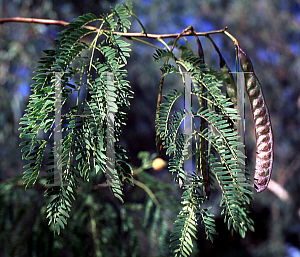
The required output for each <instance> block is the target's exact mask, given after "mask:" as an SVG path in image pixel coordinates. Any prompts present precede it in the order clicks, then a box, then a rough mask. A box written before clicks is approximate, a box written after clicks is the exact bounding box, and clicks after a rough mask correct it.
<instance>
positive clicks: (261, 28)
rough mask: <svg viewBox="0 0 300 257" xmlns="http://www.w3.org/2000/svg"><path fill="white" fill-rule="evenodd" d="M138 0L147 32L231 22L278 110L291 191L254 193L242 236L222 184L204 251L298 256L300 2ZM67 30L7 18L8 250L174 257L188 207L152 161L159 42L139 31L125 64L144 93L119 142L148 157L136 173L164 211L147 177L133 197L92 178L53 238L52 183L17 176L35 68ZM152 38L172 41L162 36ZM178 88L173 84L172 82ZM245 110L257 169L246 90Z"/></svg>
mask: <svg viewBox="0 0 300 257" xmlns="http://www.w3.org/2000/svg"><path fill="white" fill-rule="evenodd" d="M116 3H123V2H121V1H106V0H101V1H96V0H85V1H79V0H78V1H77V0H73V1H68V0H64V1H57V0H56V1H49V0H25V1H20V0H0V18H7V17H28V18H45V19H56V20H64V21H71V20H72V19H74V18H76V17H78V16H79V15H82V14H84V13H94V14H95V15H97V16H100V15H101V14H102V13H109V12H110V11H111V10H110V8H109V7H110V6H115V4H116ZM132 3H133V12H134V13H135V14H136V15H137V17H139V19H140V20H141V22H142V23H143V24H144V26H145V28H146V30H147V32H148V33H180V32H182V30H183V29H185V28H186V27H188V26H189V25H192V26H193V27H194V29H195V30H196V31H197V32H205V31H210V30H215V29H222V28H224V27H225V26H228V28H229V29H228V31H229V32H230V33H231V34H232V35H233V36H234V37H235V38H236V39H237V40H238V41H239V43H240V46H241V47H242V48H243V49H244V50H245V52H246V53H247V54H248V56H249V57H250V58H251V60H252V63H253V65H254V69H255V72H256V75H257V77H258V78H259V80H260V82H261V84H262V87H263V90H264V94H265V99H266V101H267V103H268V106H269V110H270V115H271V120H272V125H273V131H274V141H275V152H274V166H273V173H272V179H273V180H274V181H275V182H277V183H278V184H279V185H280V186H281V187H282V188H284V189H285V190H286V192H287V193H288V195H287V197H286V198H280V197H278V195H277V194H276V192H275V193H274V192H272V191H270V190H269V189H267V190H266V191H264V192H262V193H260V194H254V201H253V202H252V206H251V209H252V214H251V215H252V218H253V219H254V221H255V232H253V233H252V232H249V233H247V235H246V237H245V238H244V239H241V238H240V237H239V235H236V234H234V235H231V234H230V232H229V231H228V230H227V225H226V224H224V221H223V219H224V218H223V217H222V216H220V210H219V207H218V205H219V197H220V196H219V193H218V192H212V195H211V200H209V204H210V205H211V206H213V208H214V209H215V211H213V213H214V214H215V215H216V224H217V232H218V233H219V235H218V236H215V238H214V243H213V244H212V243H211V242H209V241H207V240H206V239H205V233H204V229H203V227H202V226H201V225H200V226H199V233H198V235H197V236H198V240H197V242H195V245H196V246H195V253H194V256H224V257H225V256H245V257H246V256H249V257H250V256H256V257H264V256H268V257H272V256H274V257H275V256H276V257H277V256H278V257H290V256H300V250H299V248H300V243H299V242H300V241H299V240H300V220H299V218H300V197H298V196H299V195H300V172H299V171H300V155H299V153H300V111H299V109H300V57H299V54H300V1H299V0H297V1H291V0H253V1H247V0H231V1H225V0H205V1H193V0H181V1H177V0H173V1H164V0H153V1H150V0H141V1H138V0H133V1H132ZM131 22H132V27H131V31H132V32H141V28H140V27H139V24H138V23H137V22H136V21H135V20H133V19H131ZM62 29H63V28H62V27H59V26H46V25H42V24H24V23H5V24H1V25H0V182H1V183H0V256H1V257H2V256H75V255H76V256H102V255H103V256H104V255H108V256H169V252H168V240H169V238H168V235H167V234H169V230H170V229H171V228H172V223H173V222H174V220H175V218H176V215H177V214H178V211H179V210H180V206H179V205H178V204H177V205H176V203H179V201H180V194H181V192H179V191H180V190H179V189H178V188H177V187H175V186H174V183H173V178H172V175H171V174H169V173H168V171H167V169H162V170H160V171H154V170H153V169H152V168H151V162H152V160H153V158H154V157H155V153H156V148H155V131H154V120H155V110H156V101H157V94H158V86H159V79H160V71H159V69H158V68H159V64H157V63H155V62H154V61H153V58H152V54H153V52H154V49H153V48H151V47H149V46H146V45H143V44H141V43H138V42H135V41H130V43H131V44H132V45H131V48H132V52H131V58H130V59H129V61H128V62H129V63H128V66H127V69H128V78H129V80H130V82H131V87H132V90H133V91H134V99H132V101H131V110H130V111H129V115H128V121H127V126H126V127H124V128H123V139H122V142H121V144H122V145H123V146H124V147H125V148H126V149H127V150H128V151H129V156H130V158H131V159H130V163H131V164H132V165H133V167H136V168H140V171H141V172H140V173H139V176H140V177H136V179H138V180H139V181H141V182H143V185H144V186H147V187H148V188H150V189H151V190H152V192H153V193H154V194H155V195H156V197H157V199H158V200H159V201H160V203H161V204H162V206H163V207H162V209H161V210H163V211H161V213H160V215H158V214H157V212H156V209H157V208H156V209H155V208H154V207H153V201H151V199H152V198H151V197H149V195H147V194H146V193H145V190H143V189H145V187H144V188H143V186H140V187H139V186H136V187H134V188H127V189H125V196H124V200H125V205H124V206H125V207H124V206H120V205H119V204H118V203H117V202H116V201H115V200H114V199H112V197H111V194H110V192H109V190H106V189H95V188H94V187H93V185H90V186H86V187H85V186H82V187H81V191H79V192H78V198H77V200H76V203H75V206H74V208H73V212H74V213H73V214H72V215H71V219H70V221H69V223H68V226H67V228H66V230H65V231H63V232H62V234H61V235H59V236H56V237H53V232H52V231H51V229H50V228H49V227H48V226H47V222H48V221H47V220H46V218H45V216H46V213H45V206H46V205H45V199H44V197H43V188H42V187H38V186H37V187H35V188H33V189H29V190H27V191H26V192H25V190H24V187H23V186H22V184H21V183H20V182H19V180H20V175H21V174H22V172H23V168H22V167H23V165H24V164H25V163H24V162H23V161H22V156H21V152H20V147H19V143H20V142H21V141H20V139H19V131H18V127H19V122H20V118H21V117H22V115H23V113H24V109H25V107H26V105H27V103H28V99H29V94H30V87H29V86H30V84H31V83H32V80H31V78H32V77H33V76H34V74H33V71H34V69H35V67H36V66H38V61H39V58H40V57H43V56H44V53H43V51H42V50H45V49H52V48H53V44H54V39H55V38H56V37H57V36H58V35H57V33H58V32H59V31H61V30H62ZM212 38H213V39H214V40H215V42H216V43H217V45H218V46H219V48H220V50H221V52H222V53H223V56H224V58H225V59H226V61H227V63H228V64H229V66H230V67H231V69H232V70H234V65H235V50H234V45H233V42H232V41H231V40H230V39H229V38H228V37H226V36H224V35H213V36H212ZM200 40H201V42H202V45H203V48H204V53H205V60H206V63H207V64H208V65H209V66H212V67H216V68H218V55H217V54H216V53H215V51H214V50H213V48H212V46H211V44H210V42H209V41H208V40H207V39H206V38H200ZM189 41H190V43H191V45H192V46H193V47H194V49H196V42H194V40H193V39H192V38H191V39H189ZM149 42H151V43H152V44H155V45H157V46H159V47H163V46H162V45H161V44H159V43H158V42H156V41H155V40H149ZM172 87H173V85H172V84H169V85H166V86H165V90H169V89H171V88H172ZM164 93H166V91H164ZM245 117H246V147H247V154H248V170H249V173H250V174H251V176H252V177H253V173H254V162H255V138H254V130H253V122H252V115H251V113H250V108H249V103H248V99H246V113H245ZM141 152H142V153H141ZM139 153H140V154H139ZM162 157H163V158H164V159H165V160H167V157H166V156H164V155H163V156H162ZM137 176H138V175H137ZM97 179H98V178H96V177H95V178H94V180H95V181H97ZM149 181H152V182H151V183H152V184H151V183H150V182H149ZM149 183H150V184H149ZM167 196H169V198H168V199H167ZM170 196H171V197H170ZM149 199H150V200H149ZM152 200H153V199H152ZM151 202H152V204H151ZM126 204H127V205H126ZM156 207H157V206H156ZM147 213H148V214H147ZM147 215H148V216H147ZM158 216H159V219H160V222H161V223H160V224H161V227H163V228H164V230H161V231H160V232H159V228H157V226H156V227H155V226H154V225H153V223H155V222H156V218H157V217H158ZM140 217H142V218H141V220H139V219H140ZM140 223H141V224H142V223H143V224H142V225H140ZM149 224H152V225H149ZM155 233H158V234H157V235H159V236H161V237H163V238H165V239H164V240H165V243H164V244H160V245H159V247H158V245H156V244H155V238H154V239H153V235H155ZM159 233H162V234H159ZM163 233H165V234H163ZM153 242H154V243H153ZM104 248H105V249H104ZM196 248H197V249H196ZM133 252H134V253H133Z"/></svg>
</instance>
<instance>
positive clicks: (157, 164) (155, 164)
mask: <svg viewBox="0 0 300 257" xmlns="http://www.w3.org/2000/svg"><path fill="white" fill-rule="evenodd" d="M164 166H165V161H164V160H163V159H162V158H156V159H154V161H153V162H152V168H153V169H154V170H161V169H162V168H163V167H164Z"/></svg>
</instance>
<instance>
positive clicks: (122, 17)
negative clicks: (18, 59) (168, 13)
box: [20, 5, 132, 234]
mask: <svg viewBox="0 0 300 257" xmlns="http://www.w3.org/2000/svg"><path fill="white" fill-rule="evenodd" d="M127 8H130V6H128V7H127ZM113 14H115V16H116V19H115V18H114V16H113V15H112V14H111V15H103V17H101V18H96V16H95V15H93V14H86V15H83V16H80V17H79V18H77V19H75V20H74V21H72V22H71V23H70V24H69V25H68V28H67V29H65V30H64V31H62V32H61V33H60V34H61V37H59V38H58V39H57V40H56V48H55V50H49V51H45V53H46V57H45V58H42V60H41V62H40V63H41V65H40V66H39V67H38V68H37V71H36V73H38V75H36V76H35V77H34V78H33V80H35V82H36V83H34V84H33V85H32V86H31V88H32V94H31V96H30V101H29V104H28V107H27V109H26V114H25V115H24V117H23V118H22V121H21V123H20V124H21V128H20V129H21V130H22V133H21V135H20V137H21V138H22V139H23V140H24V141H23V142H22V143H21V146H23V148H22V152H23V159H25V160H29V161H32V162H31V163H29V164H27V165H25V166H24V168H26V171H25V172H24V176H23V178H24V183H25V184H26V187H27V188H28V187H30V186H32V185H34V184H35V182H36V180H37V178H38V176H39V172H40V170H41V166H42V162H43V156H44V155H45V150H46V147H47V145H49V144H50V139H51V138H53V134H54V133H53V131H52V130H53V126H54V122H55V113H54V112H55V100H56V99H55V97H57V96H56V95H55V83H57V81H58V80H60V81H61V102H62V105H63V106H64V105H65V104H66V101H67V100H68V99H69V98H70V96H71V94H73V93H74V94H75V93H77V94H78V96H77V103H76V105H75V106H72V107H71V108H69V110H67V112H66V113H65V114H63V115H64V116H65V117H66V118H65V119H63V122H62V133H63V134H62V135H63V140H62V148H61V149H62V150H61V151H62V155H61V156H59V161H58V163H55V165H57V167H61V169H62V173H61V174H53V173H54V169H53V168H50V169H48V170H47V172H48V173H49V174H51V173H52V175H51V176H50V177H49V178H48V180H47V184H49V185H53V184H54V182H55V176H60V175H61V179H60V181H59V184H58V185H55V186H53V187H50V188H49V189H47V191H46V192H45V195H46V196H51V202H50V203H49V205H48V207H47V213H48V215H47V217H48V218H49V224H53V225H54V227H55V231H56V232H57V233H58V234H59V233H60V229H61V228H64V226H65V225H66V224H67V219H68V218H69V212H70V207H71V206H72V201H73V200H74V199H75V197H74V190H75V189H76V188H77V180H78V179H79V178H83V179H84V180H85V181H89V176H90V173H91V172H92V171H95V172H96V173H98V172H99V171H100V172H103V173H106V176H107V181H109V183H110V188H111V191H112V193H113V194H114V196H115V197H117V198H118V199H119V200H120V201H123V200H122V194H123V193H122V187H121V179H122V178H124V179H126V180H128V178H130V177H131V171H130V169H128V165H126V162H125V161H126V159H127V157H126V151H125V150H124V149H122V148H120V147H118V146H116V149H114V150H113V154H114V156H115V158H116V165H115V167H116V169H114V168H113V167H109V168H107V170H106V165H105V164H106V152H107V150H108V149H107V148H108V144H109V143H110V144H111V145H114V143H115V142H118V141H119V140H120V135H121V126H122V125H124V124H125V119H126V118H125V115H126V110H128V108H129V101H128V98H130V97H131V95H132V92H131V91H130V86H129V82H128V81H127V80H126V73H127V72H126V70H124V66H125V65H126V63H127V61H126V58H127V57H128V56H129V53H128V52H129V51H130V49H129V48H128V46H129V44H128V43H126V42H125V41H123V40H120V39H119V37H120V36H118V35H115V34H113V32H114V31H115V30H117V29H118V30H121V31H124V32H126V31H127V29H128V28H129V27H130V22H129V20H127V18H128V17H130V16H129V15H128V13H127V12H126V9H125V8H124V6H120V5H118V6H117V7H116V8H115V9H113ZM95 21H99V22H101V25H100V27H99V30H98V31H93V30H91V29H89V28H86V27H85V26H86V25H87V24H89V23H91V22H95ZM89 34H93V35H94V36H95V38H94V40H93V41H92V43H91V44H88V43H85V42H84V41H82V38H83V37H85V36H87V35H89ZM100 37H104V39H103V40H101V41H100V42H98V41H99V38H100ZM96 55H97V56H98V57H96ZM109 74H113V76H111V77H109ZM110 79H111V80H110ZM84 88H85V90H86V97H85V99H84V100H83V101H82V102H80V101H79V97H80V92H81V91H82V90H84ZM88 96H89V97H90V99H88ZM112 99H113V100H115V101H111V100H112ZM109 110H110V113H116V114H115V116H114V120H112V121H111V122H112V124H110V127H113V128H114V131H108V130H107V128H108V127H109V126H108V124H107V120H108V119H107V118H106V117H107V115H108V114H109ZM78 117H79V118H78ZM40 133H45V134H47V135H48V139H47V140H39V139H38V138H39V136H40ZM109 133H110V134H109ZM106 135H114V138H108V139H107V138H106ZM54 147H55V146H52V151H50V152H49V153H48V158H49V159H51V161H50V162H48V163H47V165H54V162H53V159H54V160H55V149H54Z"/></svg>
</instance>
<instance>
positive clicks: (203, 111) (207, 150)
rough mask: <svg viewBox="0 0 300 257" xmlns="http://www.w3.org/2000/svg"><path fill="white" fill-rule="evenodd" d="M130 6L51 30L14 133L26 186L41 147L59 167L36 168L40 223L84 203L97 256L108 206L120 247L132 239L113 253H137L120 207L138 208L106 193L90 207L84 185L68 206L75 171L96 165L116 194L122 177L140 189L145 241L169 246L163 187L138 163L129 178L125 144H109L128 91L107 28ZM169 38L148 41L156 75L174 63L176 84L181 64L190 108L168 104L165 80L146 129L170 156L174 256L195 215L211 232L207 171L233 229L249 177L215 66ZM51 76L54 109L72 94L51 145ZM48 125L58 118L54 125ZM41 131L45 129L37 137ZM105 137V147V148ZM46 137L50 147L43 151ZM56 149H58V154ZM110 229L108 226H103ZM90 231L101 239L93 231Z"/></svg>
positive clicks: (187, 239) (245, 217) (240, 228)
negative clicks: (176, 192)
mask: <svg viewBox="0 0 300 257" xmlns="http://www.w3.org/2000/svg"><path fill="white" fill-rule="evenodd" d="M131 15H132V16H133V14H132V6H131V5H130V4H127V5H117V6H116V8H114V9H113V8H112V14H109V15H103V16H102V17H101V18H97V17H96V16H95V15H93V14H86V15H83V16H80V17H79V18H77V19H75V20H74V21H72V22H71V23H70V24H69V25H68V28H67V29H65V30H64V31H62V32H61V33H60V34H61V36H60V37H59V38H57V39H56V47H55V49H54V50H48V51H45V53H46V57H44V58H42V60H41V61H40V66H38V67H37V71H36V73H37V75H36V76H35V77H34V78H33V80H34V81H35V83H34V84H33V85H31V88H32V94H31V96H30V101H29V104H28V107H27V109H26V113H25V115H24V117H23V118H22V121H21V122H20V125H21V127H20V129H21V130H22V132H21V135H20V137H21V138H22V139H23V140H24V141H23V142H22V143H21V146H22V153H23V159H25V160H27V161H29V163H28V164H26V165H25V166H24V168H25V169H26V170H25V172H24V176H23V179H24V183H25V184H26V187H27V188H29V187H31V186H33V185H34V184H36V182H37V181H38V178H39V174H40V170H41V168H42V166H43V162H44V156H45V155H46V156H47V157H48V159H49V161H48V162H47V163H46V166H51V167H52V166H53V165H54V167H57V168H61V170H62V172H61V174H60V173H58V174H57V173H55V172H56V170H55V169H54V168H48V169H47V171H46V172H47V173H48V174H49V177H48V178H47V181H46V185H47V186H48V187H49V188H48V189H47V190H46V191H45V196H46V197H47V200H49V203H48V205H47V209H46V212H47V218H48V220H49V223H48V224H49V225H52V229H53V230H54V232H55V233H56V234H60V232H61V229H65V227H66V225H67V221H68V218H70V217H71V216H72V215H73V217H74V216H76V217H77V218H78V219H80V218H81V219H83V220H82V222H84V218H85V217H86V216H85V215H86V214H85V211H84V208H86V209H88V213H89V220H90V223H91V227H92V234H93V237H94V239H95V240H94V241H95V242H98V243H95V251H96V253H97V255H98V256H99V255H100V253H101V251H102V250H101V247H102V246H106V242H110V241H111V240H112V238H113V237H114V236H115V234H110V233H109V232H107V233H105V226H111V227H113V226H114V224H113V223H112V222H111V221H110V220H109V219H108V218H107V217H108V216H111V215H112V217H116V216H118V215H119V216H118V217H119V219H120V220H121V227H122V231H124V232H125V233H126V235H127V236H128V243H129V247H130V248H131V249H132V251H129V250H128V249H127V248H126V249H125V250H124V249H122V247H123V246H120V248H121V249H122V250H123V251H122V250H121V252H122V254H123V255H121V254H120V256H125V255H124V254H130V255H131V256H139V254H140V249H139V248H138V246H137V244H138V243H137V242H138V240H137V235H136V231H135V230H136V226H137V225H136V224H135V222H134V219H133V218H132V217H131V216H130V214H129V212H130V208H133V209H135V210H136V209H137V208H139V206H138V204H132V205H131V206H130V208H129V206H127V207H126V205H124V206H122V205H121V206H120V205H119V203H118V206H117V208H116V209H117V210H115V209H114V208H113V207H112V206H113V204H112V203H107V204H103V205H102V206H101V207H100V206H99V205H98V204H99V203H98V204H97V201H96V200H95V198H94V197H92V196H90V195H86V197H87V200H86V202H85V203H84V204H82V205H81V206H80V207H79V209H78V210H76V211H77V212H76V211H75V213H73V214H71V212H72V211H71V207H72V206H73V205H74V200H75V195H76V192H78V191H79V183H80V182H81V180H83V181H85V183H86V184H87V185H89V186H90V185H91V184H89V183H90V180H91V179H93V178H95V176H97V175H99V174H100V175H103V174H104V175H105V181H106V183H107V184H108V186H109V188H110V190H111V192H112V194H113V196H114V197H115V198H117V199H119V200H120V202H122V203H123V198H122V197H123V188H122V182H123V181H124V182H127V183H129V184H131V185H133V184H135V185H137V186H139V187H140V188H142V189H143V190H144V191H145V192H146V193H147V194H148V198H147V203H146V206H145V210H144V215H143V222H142V225H141V227H142V228H143V229H144V230H148V231H149V233H150V241H151V243H152V246H155V247H156V249H157V252H156V253H157V254H161V255H165V254H169V252H168V251H166V239H167V231H168V229H167V220H166V218H164V216H163V212H164V211H165V210H166V209H169V208H170V202H172V200H171V199H169V198H170V197H168V194H166V193H165V192H166V191H171V190H169V189H168V188H167V187H166V185H165V184H164V183H159V182H158V181H157V180H155V179H153V177H151V176H150V175H147V174H146V173H144V172H138V173H136V174H135V175H136V176H137V177H138V178H139V179H140V180H135V179H133V177H132V175H133V170H132V168H131V167H130V165H129V164H128V163H127V160H128V157H127V153H126V150H125V149H123V148H122V147H121V146H118V145H115V143H117V142H119V141H120V138H121V133H122V129H121V128H122V126H123V125H126V111H127V110H128V109H129V106H130V102H129V99H130V98H131V97H132V91H131V90H130V85H129V82H128V81H127V80H126V77H127V71H126V70H125V66H126V64H127V57H129V51H130V48H129V43H127V42H125V41H123V40H121V39H120V37H121V36H120V34H118V33H116V32H124V33H126V32H127V31H128V29H129V28H130V21H129V20H128V18H129V17H130V16H131ZM135 18H136V17H135ZM91 22H99V23H100V25H99V29H98V30H94V29H92V28H91V27H87V25H88V24H90V23H91ZM143 31H144V28H143ZM86 36H94V39H93V40H92V42H91V43H86V42H85V41H84V40H83V38H84V37H86ZM175 46H176V47H177V48H178V49H179V50H180V51H181V53H180V57H176V56H175V54H174V53H173V52H172V51H170V50H169V49H157V50H156V53H154V54H153V58H154V60H155V61H156V62H159V61H161V60H165V62H164V64H162V67H160V70H161V71H162V78H164V76H167V75H168V74H171V73H179V74H180V75H181V78H182V81H183V85H184V86H185V77H184V74H183V72H188V74H189V75H190V77H191V80H192V85H193V88H192V89H191V91H190V96H194V97H195V98H196V99H197V104H196V105H195V106H193V108H191V109H186V108H181V109H175V108H176V107H175V103H176V102H177V100H178V99H180V98H181V97H182V96H184V95H186V93H184V92H181V91H179V90H174V89H173V90H171V91H170V92H169V93H168V94H166V95H164V99H165V101H164V102H162V103H160V104H159V106H158V112H157V119H156V131H157V136H158V137H160V139H161V140H162V144H163V146H164V148H165V149H166V153H167V155H169V156H170V157H171V159H170V162H169V171H170V172H171V173H172V174H174V175H175V180H176V181H177V182H178V184H179V186H180V187H181V188H182V189H183V190H184V192H183V194H182V202H181V204H182V206H181V210H180V212H179V215H178V216H177V217H178V219H177V220H176V221H175V228H174V229H173V230H172V233H171V236H170V237H171V238H170V241H171V244H170V248H171V249H172V252H173V254H174V255H175V256H189V255H190V254H191V253H192V251H193V244H194V243H193V240H195V239H197V238H196V233H197V225H198V224H199V223H201V224H203V225H204V227H205V233H206V238H207V239H209V240H211V241H213V235H214V234H216V233H217V232H216V229H215V223H214V218H213V214H212V213H210V212H209V210H210V208H206V207H204V206H205V205H204V203H205V202H206V201H207V200H208V199H209V195H210V188H211V187H213V181H214V180H215V181H216V182H217V183H218V185H219V187H220V189H221V191H222V199H221V202H220V206H221V207H222V208H223V210H222V214H224V217H225V218H224V219H225V222H227V225H228V229H229V230H231V231H236V232H238V233H239V234H240V235H241V236H242V237H244V236H245V233H246V231H247V230H248V229H250V230H253V221H252V220H251V218H249V209H248V206H249V204H250V199H251V194H252V192H251V190H250V188H251V187H252V186H251V184H250V181H249V179H248V178H247V174H246V171H245V162H244V160H243V159H244V158H246V156H245V155H244V154H243V153H242V151H241V150H240V149H241V148H243V147H244V145H243V144H242V143H240V142H238V137H239V136H238V133H237V131H236V130H235V128H234V126H233V124H235V122H236V121H237V120H239V119H240V117H239V116H238V114H237V110H236V108H234V107H233V106H234V105H233V103H232V102H231V100H230V99H229V98H227V97H226V95H225V94H223V93H222V91H221V88H222V87H223V82H222V80H221V78H222V76H221V75H220V73H218V72H217V71H216V70H214V69H210V68H208V67H207V66H206V65H205V64H203V61H202V60H203V59H204V58H203V56H202V57H201V58H200V57H198V56H195V55H194V54H193V53H192V51H191V50H190V46H180V45H178V44H175ZM170 61H172V63H170ZM112 74H113V75H112ZM58 80H59V81H60V84H59V85H60V87H61V103H62V106H63V108H62V111H65V108H66V107H68V105H67V103H68V100H69V99H71V96H72V95H73V94H74V93H77V100H76V104H75V105H74V104H73V105H72V106H71V107H68V108H67V111H66V112H65V113H63V117H64V118H63V121H62V123H61V125H62V126H61V127H62V129H61V132H62V135H63V136H62V142H61V146H60V145H58V147H60V149H57V145H53V146H52V145H51V139H52V138H53V135H54V133H55V131H53V128H54V124H55V119H56V114H57V113H55V104H56V102H57V92H56V87H57V81H58ZM162 83H163V80H162ZM161 87H162V84H161ZM183 89H184V88H183ZM185 89H187V88H185ZM84 91H85V97H84V99H83V100H82V99H81V97H80V96H81V95H82V93H84ZM197 106H198V107H197ZM189 116H190V117H192V128H193V131H192V133H191V134H190V135H187V134H185V133H184V132H182V131H181V127H182V124H183V123H184V121H185V119H186V118H187V117H189ZM78 117H79V118H78ZM111 117H113V119H112V118H111ZM199 124H200V125H199ZM57 127H58V124H56V129H57ZM56 132H57V131H56ZM41 133H42V134H44V135H46V136H47V137H48V138H47V139H44V137H43V136H41ZM112 145H113V146H114V147H113V149H110V147H111V146H112ZM190 146H192V147H193V151H192V152H189V147H190ZM206 146H207V147H206ZM49 147H50V148H51V150H50V151H49V152H48V153H46V149H47V148H49ZM57 150H60V151H61V155H60V156H58V157H57ZM110 150H112V153H111V152H110ZM111 156H114V157H113V158H112V157H111ZM148 157H149V156H148ZM148 157H147V156H146V157H145V156H144V157H143V166H142V169H145V168H146V167H148V166H147V165H148V164H146V162H147V159H149V158H148ZM57 158H58V160H57ZM193 158H194V161H195V168H194V170H193V171H192V172H190V173H188V171H187V170H185V167H184V165H185V163H186V161H187V160H189V159H193ZM111 164H112V165H111ZM57 176H59V182H58V183H57V181H56V179H57ZM50 186H52V187H50ZM89 189H91V188H89ZM160 189H161V191H160ZM154 190H156V192H155V193H153V191H154ZM160 193H161V194H160ZM163 199H165V200H163ZM101 200H103V199H101ZM167 203H168V204H169V205H167ZM103 206H104V207H103ZM97 208H104V209H105V210H102V211H103V212H101V215H102V216H101V217H98V216H97V217H96V213H98V212H97V211H98V209H97ZM97 215H98V214H97ZM101 222H103V223H104V224H105V225H104V229H100V231H101V232H97V231H98V230H97V229H96V228H97V224H99V223H101ZM117 229H118V228H114V229H113V231H114V232H115V231H117ZM103 231H104V232H103ZM97 238H101V240H96V239H97ZM118 254H119V253H118Z"/></svg>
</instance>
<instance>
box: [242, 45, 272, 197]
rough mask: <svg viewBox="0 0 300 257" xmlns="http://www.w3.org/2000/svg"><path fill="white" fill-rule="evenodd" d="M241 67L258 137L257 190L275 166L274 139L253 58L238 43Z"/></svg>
mask: <svg viewBox="0 0 300 257" xmlns="http://www.w3.org/2000/svg"><path fill="white" fill-rule="evenodd" d="M237 48H238V56H239V61H240V66H241V69H242V71H243V72H245V73H244V78H245V85H246V91H247V94H248V97H249V101H250V106H251V112H252V115H253V121H254V128H255V139H256V148H257V152H256V163H255V175H254V186H255V189H256V191H257V192H261V191H263V190H265V189H266V188H267V186H268V183H269V181H270V177H271V172H272V166H273V150H274V140H273V131H272V125H271V120H270V114H269V109H268V106H267V104H266V100H265V98H264V95H263V91H262V88H261V85H260V83H259V81H258V78H257V77H256V75H255V73H254V70H253V65H252V63H251V60H250V59H249V57H248V56H247V55H246V53H245V52H244V51H243V50H242V49H241V48H240V46H239V45H237Z"/></svg>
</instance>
